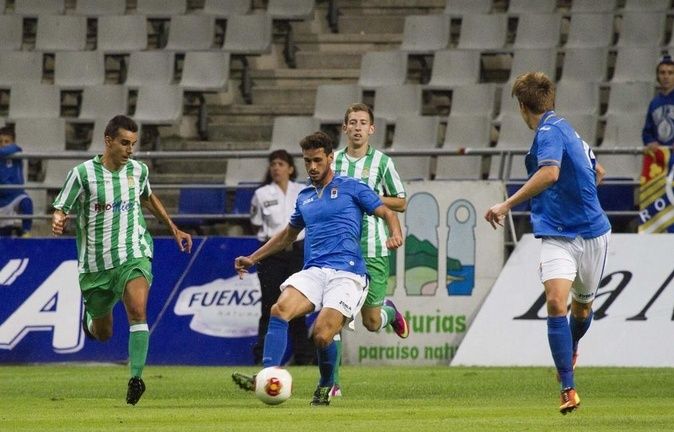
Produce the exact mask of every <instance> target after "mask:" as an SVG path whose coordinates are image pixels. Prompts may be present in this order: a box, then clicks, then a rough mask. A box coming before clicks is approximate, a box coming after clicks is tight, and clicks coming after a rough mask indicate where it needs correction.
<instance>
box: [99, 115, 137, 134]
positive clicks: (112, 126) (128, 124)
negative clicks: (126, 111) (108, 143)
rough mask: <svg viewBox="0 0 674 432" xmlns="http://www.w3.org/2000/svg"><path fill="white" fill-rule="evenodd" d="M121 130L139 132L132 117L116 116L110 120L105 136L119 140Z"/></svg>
mask: <svg viewBox="0 0 674 432" xmlns="http://www.w3.org/2000/svg"><path fill="white" fill-rule="evenodd" d="M120 129H124V130H128V131H129V132H138V124H137V123H136V122H135V121H133V119H132V118H131V117H127V116H125V115H121V114H120V115H116V116H114V117H113V118H111V119H110V121H109V122H108V125H107V126H106V127H105V136H109V137H110V138H112V139H115V138H117V134H118V133H119V130H120Z"/></svg>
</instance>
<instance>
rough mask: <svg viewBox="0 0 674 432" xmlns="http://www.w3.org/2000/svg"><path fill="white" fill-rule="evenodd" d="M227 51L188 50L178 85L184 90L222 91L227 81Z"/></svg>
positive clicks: (225, 87)
mask: <svg viewBox="0 0 674 432" xmlns="http://www.w3.org/2000/svg"><path fill="white" fill-rule="evenodd" d="M229 57H230V56H229V53H223V52H217V51H201V52H200V51H188V52H187V53H186V54H185V61H184V63H183V71H182V76H181V78H180V84H179V85H180V87H182V88H183V89H184V90H186V91H200V92H211V91H224V90H226V89H227V85H228V83H229Z"/></svg>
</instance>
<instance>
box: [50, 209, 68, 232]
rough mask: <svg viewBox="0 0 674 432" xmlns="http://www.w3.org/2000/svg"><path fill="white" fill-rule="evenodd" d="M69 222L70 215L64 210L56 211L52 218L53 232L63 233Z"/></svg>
mask: <svg viewBox="0 0 674 432" xmlns="http://www.w3.org/2000/svg"><path fill="white" fill-rule="evenodd" d="M67 222H68V215H67V214H65V213H64V212H63V211H62V210H56V211H54V214H53V215H52V218H51V232H52V234H54V235H57V236H59V235H61V234H63V231H65V229H66V223H67Z"/></svg>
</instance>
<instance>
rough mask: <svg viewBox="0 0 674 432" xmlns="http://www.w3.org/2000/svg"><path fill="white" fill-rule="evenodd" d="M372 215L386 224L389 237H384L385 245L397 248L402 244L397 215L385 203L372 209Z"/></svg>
mask: <svg viewBox="0 0 674 432" xmlns="http://www.w3.org/2000/svg"><path fill="white" fill-rule="evenodd" d="M374 215H375V216H377V217H380V218H382V219H384V220H385V221H386V225H388V232H389V237H388V238H387V239H386V247H387V248H388V249H391V250H395V249H398V248H399V247H400V246H402V245H403V234H402V230H401V229H400V221H399V220H398V215H397V214H395V213H394V212H393V211H391V209H389V208H388V207H386V205H380V206H379V207H377V208H376V209H375V210H374Z"/></svg>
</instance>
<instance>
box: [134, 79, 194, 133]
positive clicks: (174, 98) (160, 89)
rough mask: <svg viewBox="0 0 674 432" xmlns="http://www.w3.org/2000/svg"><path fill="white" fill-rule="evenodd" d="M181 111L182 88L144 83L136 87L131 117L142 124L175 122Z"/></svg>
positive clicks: (178, 118)
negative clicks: (136, 96)
mask: <svg viewBox="0 0 674 432" xmlns="http://www.w3.org/2000/svg"><path fill="white" fill-rule="evenodd" d="M182 113H183V90H182V89H181V88H180V87H178V86H173V85H146V86H142V87H140V88H139V89H138V100H137V102H136V112H135V113H134V115H133V118H134V119H136V121H138V122H139V123H144V124H176V123H177V122H178V120H180V117H181V116H182Z"/></svg>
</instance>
